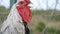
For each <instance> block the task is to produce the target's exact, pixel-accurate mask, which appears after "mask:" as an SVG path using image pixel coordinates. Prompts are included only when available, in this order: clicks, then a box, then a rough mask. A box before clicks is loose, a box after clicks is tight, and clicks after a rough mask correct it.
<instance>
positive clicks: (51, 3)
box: [0, 0, 60, 9]
mask: <svg viewBox="0 0 60 34" xmlns="http://www.w3.org/2000/svg"><path fill="white" fill-rule="evenodd" d="M47 1H48V3H47ZM31 2H32V3H33V5H32V9H47V4H48V8H50V9H54V8H55V4H56V3H55V0H31ZM0 3H1V5H3V6H5V7H7V8H9V7H10V0H2V1H1V0H0ZM59 3H60V0H59ZM56 9H60V5H59V4H58V5H57V7H56Z"/></svg>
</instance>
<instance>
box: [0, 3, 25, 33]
mask: <svg viewBox="0 0 60 34" xmlns="http://www.w3.org/2000/svg"><path fill="white" fill-rule="evenodd" d="M16 6H17V3H16V4H14V5H13V6H12V8H11V11H10V13H9V15H8V16H7V19H6V20H5V21H4V22H3V24H2V28H1V32H0V34H25V28H24V24H23V21H22V18H21V16H20V15H19V13H18V11H17V9H16Z"/></svg>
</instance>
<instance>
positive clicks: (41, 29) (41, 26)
mask: <svg viewBox="0 0 60 34" xmlns="http://www.w3.org/2000/svg"><path fill="white" fill-rule="evenodd" d="M37 28H38V29H39V30H40V31H43V29H44V28H45V24H44V22H39V23H38V25H37Z"/></svg>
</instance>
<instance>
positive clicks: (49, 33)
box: [0, 0, 60, 34]
mask: <svg viewBox="0 0 60 34" xmlns="http://www.w3.org/2000/svg"><path fill="white" fill-rule="evenodd" d="M12 1H13V2H12ZM15 2H16V1H14V0H11V1H10V5H11V6H10V8H5V7H4V6H0V25H1V24H2V23H3V22H4V20H6V18H7V16H8V14H9V12H10V9H11V7H12V5H13V4H14V3H15ZM31 12H32V15H33V17H32V20H31V21H30V23H29V24H28V25H29V29H30V32H31V34H60V10H56V9H48V10H43V9H39V10H36V9H35V10H32V9H31ZM0 27H1V26H0Z"/></svg>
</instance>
